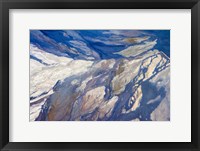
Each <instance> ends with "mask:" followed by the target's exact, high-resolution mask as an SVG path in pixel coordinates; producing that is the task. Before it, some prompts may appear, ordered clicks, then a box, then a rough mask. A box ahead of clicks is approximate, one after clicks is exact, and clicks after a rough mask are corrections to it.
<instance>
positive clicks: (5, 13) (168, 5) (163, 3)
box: [0, 0, 200, 151]
mask: <svg viewBox="0 0 200 151" xmlns="http://www.w3.org/2000/svg"><path fill="white" fill-rule="evenodd" d="M0 1H1V2H0V11H1V12H0V33H1V36H0V61H1V63H0V148H1V150H3V151H8V150H12V151H15V150H18V151H21V150H23V151H25V150H148V151H149V150H156V149H157V150H163V151H164V150H165V151H167V150H170V151H171V150H176V151H183V150H184V151H189V150H192V151H199V150H200V139H199V138H200V111H199V110H200V102H199V101H200V100H199V98H200V93H198V90H199V86H200V80H199V79H200V69H199V68H200V2H199V0H95V1H93V0H57V1H56V0H28V1H27V0H0ZM9 9H191V27H192V29H191V38H192V39H191V44H192V47H191V51H192V62H191V63H192V72H191V77H192V80H191V92H192V97H191V100H192V108H191V110H192V113H191V115H192V117H191V119H192V122H191V128H192V129H191V136H192V139H191V142H174V143H171V142H163V143H162V142H161V143H159V142H153V143H151V142H140V143H128V142H127V143H126V142H123V143H116V142H107V143H106V142H101V143H97V142H95V143H90V142H88V143H81V142H79V143H78V142H74V143H69V142H66V143H62V142H54V143H47V142H44V143H39V142H35V143H30V142H9V84H10V83H9Z"/></svg>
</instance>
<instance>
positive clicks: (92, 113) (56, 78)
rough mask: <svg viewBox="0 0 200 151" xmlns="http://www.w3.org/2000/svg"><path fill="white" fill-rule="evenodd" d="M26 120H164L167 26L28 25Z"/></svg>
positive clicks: (166, 118)
mask: <svg viewBox="0 0 200 151" xmlns="http://www.w3.org/2000/svg"><path fill="white" fill-rule="evenodd" d="M29 53H30V100H29V101H30V107H29V108H30V115H29V117H30V121H133V122H134V121H170V30H30V48H29Z"/></svg>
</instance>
